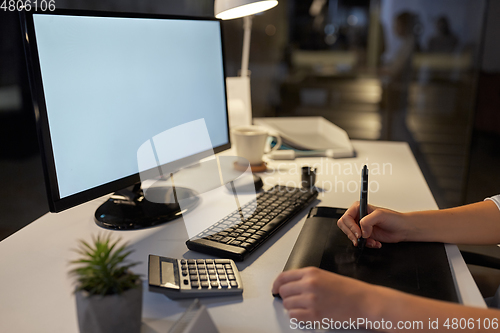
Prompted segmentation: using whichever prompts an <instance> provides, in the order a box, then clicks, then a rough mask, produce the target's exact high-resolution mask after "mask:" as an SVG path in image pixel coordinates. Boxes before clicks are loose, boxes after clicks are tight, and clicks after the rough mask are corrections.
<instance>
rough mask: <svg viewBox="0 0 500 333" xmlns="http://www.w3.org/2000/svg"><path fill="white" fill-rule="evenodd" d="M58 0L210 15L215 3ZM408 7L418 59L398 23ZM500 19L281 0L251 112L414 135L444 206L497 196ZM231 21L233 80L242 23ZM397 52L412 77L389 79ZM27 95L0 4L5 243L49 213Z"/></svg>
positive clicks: (384, 135)
mask: <svg viewBox="0 0 500 333" xmlns="http://www.w3.org/2000/svg"><path fill="white" fill-rule="evenodd" d="M56 7H57V8H81V9H93V10H111V11H138V12H151V13H163V14H178V15H194V16H213V0H183V1H178V0H157V1H152V0H150V1H144V0H141V1H138V0H127V1H124V0H116V1H100V0H92V1H91V0H85V1H83V0H81V1H75V0H72V1H71V0H57V1H56ZM403 12H405V13H407V15H406V18H402V19H400V20H401V22H402V23H400V24H406V25H408V24H409V25H410V28H411V29H410V30H411V32H410V34H411V38H413V39H412V43H414V44H412V45H413V48H412V52H411V54H410V55H408V54H406V55H403V53H402V52H400V50H401V48H402V47H403V45H404V44H405V43H407V42H408V40H409V39H408V38H407V37H408V36H407V37H405V38H406V39H405V38H402V37H401V36H400V35H398V34H397V33H396V31H395V28H394V25H395V21H397V20H398V19H395V18H396V17H397V16H398V15H399V14H400V13H403ZM499 16H500V0H490V1H487V0H355V1H354V0H349V1H347V0H280V1H279V5H278V7H276V8H274V9H272V10H270V11H268V12H265V13H262V14H260V15H256V16H255V17H254V23H253V30H252V45H251V54H250V65H249V67H250V71H251V82H252V105H253V115H254V116H255V117H263V116H323V117H325V118H327V119H329V120H330V121H332V122H334V123H336V124H337V125H339V126H341V127H343V128H344V129H346V130H347V132H348V133H349V135H350V137H351V138H352V139H365V140H397V141H407V142H408V143H409V144H410V146H411V148H412V151H413V153H414V154H415V156H416V158H417V161H418V163H419V165H420V167H421V169H422V171H423V173H424V176H425V178H426V180H427V182H428V184H429V187H430V188H431V191H432V193H433V195H434V197H435V199H436V201H437V203H438V205H439V207H440V208H446V207H451V206H456V205H461V204H465V203H471V202H475V201H479V200H483V199H484V198H485V197H488V196H491V195H494V194H497V193H500V173H499V172H498V167H499V166H500V45H499V43H498V39H499V38H500V21H499V20H497V19H496V18H498V17H499ZM408 18H410V20H409V19H408ZM223 28H224V37H225V47H226V50H225V54H226V63H227V67H226V69H227V75H228V76H236V75H237V74H238V70H239V66H240V59H241V46H242V20H241V19H237V20H232V21H225V22H224V23H223ZM398 57H399V59H400V60H401V61H402V62H404V63H406V67H405V68H403V70H404V71H405V72H402V73H399V74H394V71H393V72H392V74H390V72H391V70H390V69H389V70H388V68H390V66H391V63H395V62H397V61H398ZM402 57H411V58H408V59H404V58H402ZM407 60H408V61H407ZM403 67H404V66H403ZM400 70H401V69H400ZM398 75H399V77H400V78H401V77H406V78H407V79H405V80H406V81H405V80H402V79H400V78H399V79H398V78H397V77H398ZM30 98H31V97H30V92H29V88H28V78H27V73H26V65H25V59H24V53H23V49H22V39H21V34H20V28H19V18H18V14H17V13H15V12H5V11H3V10H2V11H0V174H1V184H0V186H1V189H0V240H1V239H3V238H5V237H7V236H9V235H10V234H12V233H14V232H16V231H17V230H19V229H20V228H22V227H23V226H25V225H27V224H29V223H30V222H31V221H33V220H35V219H36V218H38V217H40V216H41V215H43V214H45V213H46V212H48V206H47V203H46V197H45V188H44V182H43V175H42V169H41V162H40V155H39V151H38V146H37V139H36V133H35V126H34V115H33V111H32V107H31V102H30ZM75 177H78V175H75ZM410 195H411V194H410ZM408 200H411V197H409V198H408ZM68 222H69V221H68Z"/></svg>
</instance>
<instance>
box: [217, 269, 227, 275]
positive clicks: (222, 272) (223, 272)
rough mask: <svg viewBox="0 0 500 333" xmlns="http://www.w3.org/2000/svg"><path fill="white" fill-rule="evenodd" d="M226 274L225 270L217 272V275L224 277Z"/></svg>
mask: <svg viewBox="0 0 500 333" xmlns="http://www.w3.org/2000/svg"><path fill="white" fill-rule="evenodd" d="M225 273H226V271H225V270H224V269H218V270H217V274H219V275H224V274H225Z"/></svg>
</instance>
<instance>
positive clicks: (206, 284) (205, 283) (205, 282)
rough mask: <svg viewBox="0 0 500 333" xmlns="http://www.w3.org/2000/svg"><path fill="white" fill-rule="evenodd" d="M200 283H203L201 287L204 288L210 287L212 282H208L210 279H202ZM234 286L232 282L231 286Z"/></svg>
mask: <svg viewBox="0 0 500 333" xmlns="http://www.w3.org/2000/svg"><path fill="white" fill-rule="evenodd" d="M200 284H201V287H202V288H208V286H209V285H210V284H209V283H208V281H202V282H201V283H200ZM232 286H233V285H232V284H231V287H232Z"/></svg>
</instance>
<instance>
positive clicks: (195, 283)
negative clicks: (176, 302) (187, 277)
mask: <svg viewBox="0 0 500 333" xmlns="http://www.w3.org/2000/svg"><path fill="white" fill-rule="evenodd" d="M199 286H200V283H199V282H198V281H191V288H194V289H198V287H199Z"/></svg>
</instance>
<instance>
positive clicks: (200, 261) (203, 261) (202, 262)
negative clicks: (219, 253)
mask: <svg viewBox="0 0 500 333" xmlns="http://www.w3.org/2000/svg"><path fill="white" fill-rule="evenodd" d="M196 262H197V263H198V264H204V263H205V260H203V259H198V260H196Z"/></svg>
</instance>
